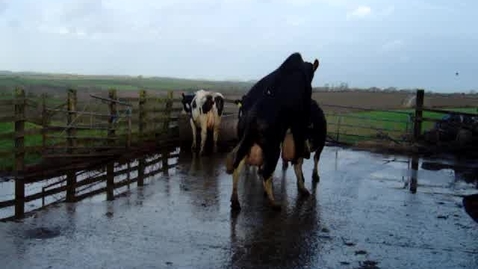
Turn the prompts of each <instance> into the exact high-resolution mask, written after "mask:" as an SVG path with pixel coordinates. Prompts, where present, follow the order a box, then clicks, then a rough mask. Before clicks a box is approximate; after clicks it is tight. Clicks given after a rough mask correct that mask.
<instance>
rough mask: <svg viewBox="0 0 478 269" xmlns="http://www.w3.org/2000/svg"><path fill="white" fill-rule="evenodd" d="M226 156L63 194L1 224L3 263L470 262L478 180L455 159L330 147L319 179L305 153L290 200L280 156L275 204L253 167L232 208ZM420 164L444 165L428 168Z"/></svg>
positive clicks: (476, 264) (476, 253)
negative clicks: (472, 197)
mask: <svg viewBox="0 0 478 269" xmlns="http://www.w3.org/2000/svg"><path fill="white" fill-rule="evenodd" d="M224 156H225V154H217V155H216V156H212V157H211V156H209V157H208V156H204V157H196V158H194V159H193V158H192V156H191V153H190V152H184V153H182V154H181V156H180V157H179V159H178V162H179V165H178V166H177V167H176V168H175V169H172V170H170V171H169V173H168V174H167V175H160V176H157V177H156V178H153V179H151V180H149V181H147V182H148V184H147V185H145V186H144V187H142V188H141V187H132V188H131V191H130V193H128V194H127V195H122V196H121V197H117V198H116V200H115V201H111V202H108V201H105V200H104V199H95V198H92V199H88V200H83V201H82V202H79V203H77V204H66V203H63V204H59V205H55V206H54V207H50V208H48V209H46V210H43V211H40V212H38V213H36V214H35V215H34V216H33V217H30V218H27V219H25V220H23V221H21V222H6V223H0V237H1V238H2V240H1V241H0V263H1V264H2V266H1V267H2V268H9V269H14V268H478V244H477V243H476V242H477V240H478V224H477V223H475V222H474V221H473V220H472V219H471V218H470V217H469V216H468V215H467V214H466V212H465V211H464V209H463V206H462V202H461V201H462V196H463V195H466V194H472V193H477V192H478V189H477V185H476V181H475V180H473V179H467V180H465V179H464V178H463V177H456V176H455V172H454V170H453V167H454V166H453V165H452V166H451V168H450V165H451V164H450V163H453V161H450V160H437V159H433V160H431V159H430V160H427V159H425V160H422V159H415V160H414V162H415V164H412V161H413V160H409V159H408V158H405V157H397V156H393V155H387V156H384V155H379V154H371V153H367V152H358V151H350V150H344V149H339V148H332V147H326V148H325V150H324V153H323V157H322V158H321V161H320V165H319V174H320V176H321V181H320V183H319V184H318V185H316V186H313V184H312V180H311V175H312V168H313V161H312V159H310V160H307V161H306V162H305V163H304V175H305V177H306V187H307V188H308V189H309V190H310V191H311V193H312V195H311V196H310V197H309V198H308V199H305V200H304V199H298V195H297V194H298V193H297V187H296V183H295V182H296V178H295V175H294V172H293V169H290V168H289V169H288V170H287V171H286V172H285V174H283V173H282V171H281V169H282V167H281V166H280V165H278V166H277V169H276V172H275V176H274V194H275V197H276V199H277V201H278V202H281V203H282V205H283V209H282V211H281V212H275V211H273V210H270V208H269V207H268V203H267V198H266V197H264V196H263V189H262V183H261V181H260V179H259V178H258V177H257V176H256V172H255V170H254V168H251V169H249V170H248V171H246V172H245V173H244V176H243V178H242V180H241V181H240V183H239V199H240V202H241V206H242V210H241V211H240V212H239V213H235V214H232V213H231V211H230V207H229V206H230V202H229V198H230V194H231V188H232V179H231V178H232V177H231V175H227V174H226V172H225V167H224ZM427 162H434V163H439V162H442V163H445V164H446V165H444V166H441V167H440V166H437V165H432V167H433V170H425V169H423V168H422V164H423V163H425V168H427V165H426V163H427ZM412 166H413V167H417V168H418V170H417V171H413V170H411V169H410V168H411V167H412ZM429 167H430V166H429ZM437 167H438V168H437ZM461 168H462V167H461ZM461 168H460V169H461ZM465 170H466V169H465ZM412 186H413V189H415V191H411V190H410V189H411V187H412ZM440 216H445V217H440Z"/></svg>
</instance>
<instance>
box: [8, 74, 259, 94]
mask: <svg viewBox="0 0 478 269" xmlns="http://www.w3.org/2000/svg"><path fill="white" fill-rule="evenodd" d="M19 85H22V86H25V87H37V88H39V87H40V86H41V87H42V88H51V89H66V88H68V87H74V88H77V89H81V88H84V89H110V88H115V89H117V90H138V89H154V90H174V89H187V88H208V89H222V90H243V89H246V88H249V87H251V86H252V84H251V82H232V81H208V80H194V79H177V78H165V77H148V78H143V77H127V76H83V75H61V74H51V75H50V74H31V73H4V74H0V91H2V88H3V89H8V88H10V89H12V88H15V87H16V86H19Z"/></svg>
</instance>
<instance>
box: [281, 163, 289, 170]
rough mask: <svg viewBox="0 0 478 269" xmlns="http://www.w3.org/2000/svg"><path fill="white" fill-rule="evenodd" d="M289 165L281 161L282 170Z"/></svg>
mask: <svg viewBox="0 0 478 269" xmlns="http://www.w3.org/2000/svg"><path fill="white" fill-rule="evenodd" d="M288 167H289V164H288V163H287V162H283V163H282V170H283V171H285V170H287V168H288Z"/></svg>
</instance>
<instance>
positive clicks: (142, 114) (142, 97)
mask: <svg viewBox="0 0 478 269" xmlns="http://www.w3.org/2000/svg"><path fill="white" fill-rule="evenodd" d="M145 109H146V91H145V90H141V91H139V126H138V129H139V130H138V131H139V139H140V140H143V139H144V136H145V133H144V132H145V128H146V126H145V125H146V124H145V121H146V111H145Z"/></svg>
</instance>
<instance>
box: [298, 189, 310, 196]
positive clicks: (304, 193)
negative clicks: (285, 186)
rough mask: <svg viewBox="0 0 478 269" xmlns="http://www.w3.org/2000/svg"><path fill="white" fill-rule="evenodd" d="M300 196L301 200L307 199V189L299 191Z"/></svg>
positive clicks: (308, 193)
mask: <svg viewBox="0 0 478 269" xmlns="http://www.w3.org/2000/svg"><path fill="white" fill-rule="evenodd" d="M299 193H300V196H301V197H303V198H307V197H309V195H310V192H309V191H308V190H307V189H305V188H304V189H299Z"/></svg>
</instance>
